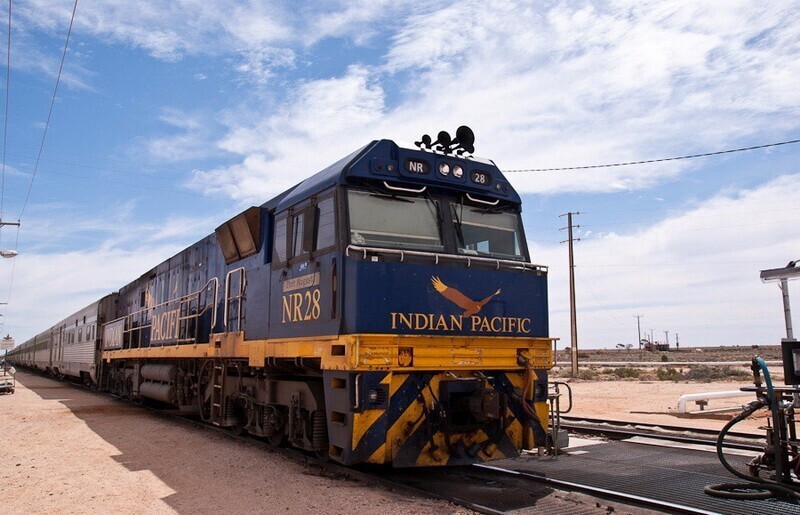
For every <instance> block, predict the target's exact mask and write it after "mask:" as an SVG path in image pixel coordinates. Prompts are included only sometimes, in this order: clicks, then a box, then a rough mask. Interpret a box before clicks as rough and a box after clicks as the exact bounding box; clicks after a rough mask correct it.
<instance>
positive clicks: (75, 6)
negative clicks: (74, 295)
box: [3, 0, 78, 305]
mask: <svg viewBox="0 0 800 515" xmlns="http://www.w3.org/2000/svg"><path fill="white" fill-rule="evenodd" d="M10 4H11V0H9V5H10ZM77 9H78V0H75V2H74V3H73V5H72V15H71V16H70V20H69V29H68V30H67V38H66V40H65V41H64V51H63V52H62V53H61V62H60V63H59V65H58V74H57V75H56V84H55V87H54V88H53V96H52V98H51V99H50V108H49V109H48V111H47V120H46V122H45V124H44V131H43V133H42V141H41V143H40V144H39V152H38V154H37V156H36V164H35V166H34V169H33V174H32V175H31V182H30V184H29V185H28V191H27V193H26V194H25V201H24V202H23V204H22V209H21V210H20V213H19V216H18V217H17V219H18V220H21V219H22V215H23V214H25V208H26V207H27V206H28V201H29V200H30V196H31V190H32V189H33V182H34V180H35V179H36V172H37V171H38V169H39V161H40V159H41V157H42V152H43V151H44V143H45V141H46V139H47V129H48V128H49V127H50V119H51V117H52V115H53V107H54V106H55V103H56V96H57V95H58V85H59V84H60V82H61V74H62V72H63V70H64V60H65V59H66V57H67V49H68V48H69V40H70V36H71V35H72V27H73V25H74V23H75V12H76V11H77ZM10 19H11V10H10V9H9V20H10ZM9 23H10V22H9ZM10 34H11V27H10V25H9V41H10ZM9 48H11V45H10V44H9ZM9 59H10V57H9ZM9 71H10V69H9ZM6 98H8V93H6ZM7 107H8V104H6V109H7ZM7 121H8V115H6V123H7ZM3 139H4V144H3V155H4V156H5V135H4V138H3ZM3 166H4V168H3V169H4V170H5V157H4V165H3ZM19 236H20V226H19V225H17V236H16V239H15V242H14V250H17V249H19ZM15 270H16V259H15V260H13V263H12V264H11V277H10V279H9V287H8V296H7V298H6V305H7V304H8V302H9V301H10V300H11V292H12V291H13V285H14V271H15Z"/></svg>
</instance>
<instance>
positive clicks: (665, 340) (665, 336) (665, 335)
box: [664, 331, 669, 345]
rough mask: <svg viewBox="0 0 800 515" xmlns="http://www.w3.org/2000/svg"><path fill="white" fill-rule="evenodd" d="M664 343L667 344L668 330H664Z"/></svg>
mask: <svg viewBox="0 0 800 515" xmlns="http://www.w3.org/2000/svg"><path fill="white" fill-rule="evenodd" d="M664 343H666V344H667V345H669V331H664Z"/></svg>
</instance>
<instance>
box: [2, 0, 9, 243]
mask: <svg viewBox="0 0 800 515" xmlns="http://www.w3.org/2000/svg"><path fill="white" fill-rule="evenodd" d="M10 84H11V0H8V48H7V49H6V111H5V117H4V118H3V176H2V180H0V220H2V219H3V207H4V205H5V199H6V145H7V136H8V97H9V91H10V90H9V85H10ZM1 231H2V226H0V238H2V232H1ZM0 241H2V240H1V239H0Z"/></svg>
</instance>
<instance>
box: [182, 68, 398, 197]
mask: <svg viewBox="0 0 800 515" xmlns="http://www.w3.org/2000/svg"><path fill="white" fill-rule="evenodd" d="M291 100H292V101H291V103H290V104H289V105H288V107H286V108H285V109H283V110H280V111H279V112H277V113H275V114H273V115H272V116H268V117H264V118H263V119H261V120H259V121H258V122H254V123H253V125H251V126H248V127H244V126H239V125H232V126H231V130H230V132H229V133H228V135H227V136H226V137H225V138H224V139H223V140H222V141H220V142H219V146H220V148H222V149H223V150H226V151H228V152H231V153H234V154H240V155H243V156H245V157H244V159H243V160H242V162H241V163H239V164H236V165H233V166H229V167H224V168H220V169H216V170H210V171H204V172H198V173H196V174H195V180H196V181H197V183H195V184H194V185H195V187H198V188H200V189H203V190H204V191H206V192H208V193H218V192H222V193H225V194H227V195H229V196H231V197H232V198H235V199H238V200H242V199H249V200H252V201H262V202H263V200H264V199H266V198H269V197H270V196H273V195H276V194H278V193H280V192H282V191H284V190H285V189H287V188H288V187H290V186H293V185H294V184H297V181H298V180H299V179H300V178H302V177H303V176H305V175H310V174H309V171H317V170H319V169H320V168H321V163H325V164H330V163H332V162H335V161H337V160H339V159H341V158H342V157H344V155H346V154H348V153H349V152H352V151H353V150H356V149H357V148H359V147H361V146H363V145H365V144H366V143H367V142H368V140H367V139H364V137H363V130H364V127H366V126H368V125H369V124H370V123H372V122H374V120H376V119H379V118H380V116H381V113H382V112H383V111H384V108H385V106H384V93H383V90H382V89H381V88H380V86H379V85H377V84H376V83H374V82H373V81H371V80H370V71H369V69H368V68H365V67H361V66H351V67H349V68H348V70H347V72H346V73H345V74H344V75H342V76H341V77H336V78H332V79H326V80H319V81H310V82H307V83H304V84H301V85H300V86H299V87H298V88H297V91H295V92H294V93H293V94H292V98H291ZM239 120H240V119H239V118H238V117H237V116H231V117H230V119H229V122H230V123H232V124H236V123H238V122H239ZM332 142H335V144H332ZM198 183H202V184H198ZM190 184H191V183H190ZM209 184H214V185H215V186H208V185H209Z"/></svg>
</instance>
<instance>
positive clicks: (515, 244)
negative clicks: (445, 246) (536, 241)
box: [452, 204, 524, 259]
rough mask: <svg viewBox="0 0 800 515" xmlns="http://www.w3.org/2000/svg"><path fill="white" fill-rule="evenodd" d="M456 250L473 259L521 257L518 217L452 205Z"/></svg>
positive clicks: (511, 214)
mask: <svg viewBox="0 0 800 515" xmlns="http://www.w3.org/2000/svg"><path fill="white" fill-rule="evenodd" d="M452 206H453V224H454V225H455V228H456V235H457V237H458V250H459V252H461V253H462V254H468V255H473V256H478V255H481V256H491V257H496V258H501V259H521V258H524V256H523V251H522V246H521V245H520V225H521V224H520V219H519V214H517V213H511V212H507V211H492V210H488V209H481V208H478V207H474V206H465V205H463V204H452Z"/></svg>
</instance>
